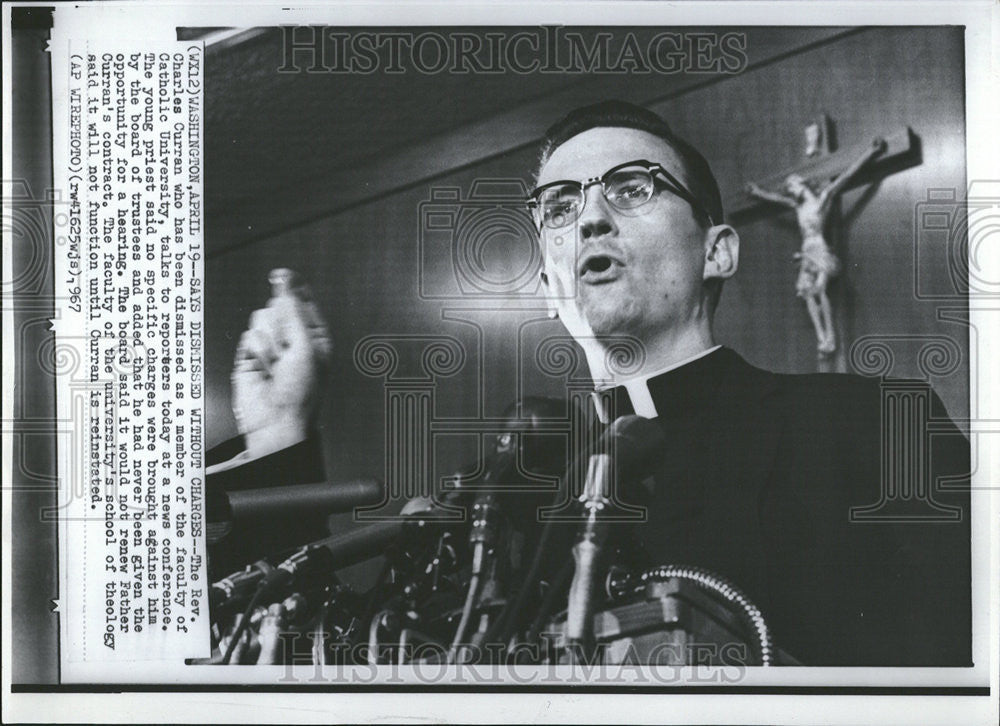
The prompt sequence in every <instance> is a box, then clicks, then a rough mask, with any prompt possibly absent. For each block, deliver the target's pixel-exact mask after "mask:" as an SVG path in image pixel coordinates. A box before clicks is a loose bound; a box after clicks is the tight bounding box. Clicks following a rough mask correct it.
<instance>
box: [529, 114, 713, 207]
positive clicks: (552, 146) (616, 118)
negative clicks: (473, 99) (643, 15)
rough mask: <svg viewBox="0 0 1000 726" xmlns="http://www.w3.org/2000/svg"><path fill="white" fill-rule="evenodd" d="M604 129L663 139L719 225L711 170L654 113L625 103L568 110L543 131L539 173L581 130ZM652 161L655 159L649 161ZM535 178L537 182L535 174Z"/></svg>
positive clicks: (697, 195) (695, 151) (703, 158)
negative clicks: (557, 151) (675, 154)
mask: <svg viewBox="0 0 1000 726" xmlns="http://www.w3.org/2000/svg"><path fill="white" fill-rule="evenodd" d="M604 127H612V128H627V129H638V130H639V131H645V132H647V133H650V134H652V135H653V136H656V137H658V138H660V139H663V141H665V142H666V143H667V144H668V145H669V146H670V148H672V149H673V150H674V151H676V152H677V155H678V156H680V158H681V163H682V164H683V165H684V172H685V175H686V176H687V178H688V185H689V186H690V189H691V192H692V193H693V194H694V195H695V197H697V198H698V200H699V201H701V203H702V204H704V205H705V209H707V210H708V213H709V214H710V215H712V221H714V222H715V223H716V224H721V223H722V219H723V210H722V195H721V194H720V193H719V185H718V183H717V182H716V181H715V175H714V174H712V169H711V168H710V167H709V165H708V162H707V161H705V157H704V156H702V155H701V153H700V152H699V151H698V150H697V149H695V148H694V147H693V146H691V144H689V143H688V142H687V141H685V140H684V139H682V138H681V137H679V136H677V134H675V133H674V132H673V131H672V130H671V129H670V126H669V125H668V124H667V122H666V121H664V120H663V119H662V118H660V117H659V116H658V115H657V114H655V113H654V112H652V111H650V110H649V109H648V108H643V107H642V106H636V105H635V104H633V103H627V102H626V101H616V100H611V101H602V102H601V103H595V104H593V105H592V106H584V107H583V108H578V109H575V110H573V111H570V112H569V113H568V114H566V116H564V117H563V118H562V119H560V120H559V121H557V122H556V123H555V124H553V125H552V126H551V127H550V128H549V130H548V131H546V132H545V138H544V139H543V141H542V149H541V154H540V157H539V161H538V171H541V168H542V167H543V166H544V165H545V162H547V161H548V160H549V157H550V156H551V155H552V152H553V151H555V150H556V148H557V147H559V146H561V145H562V144H564V143H565V142H567V141H569V140H570V139H571V138H573V137H574V136H576V135H577V134H581V133H583V132H584V131H588V130H590V129H593V128H604ZM651 161H657V160H656V159H651ZM535 176H536V179H537V176H538V173H537V172H536V174H535ZM698 216H699V217H704V215H703V214H698ZM701 221H702V222H705V221H707V220H701Z"/></svg>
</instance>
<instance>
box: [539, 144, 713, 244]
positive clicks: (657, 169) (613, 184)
mask: <svg viewBox="0 0 1000 726" xmlns="http://www.w3.org/2000/svg"><path fill="white" fill-rule="evenodd" d="M657 183H659V184H660V185H661V186H662V187H663V188H665V189H667V190H668V191H670V192H672V193H673V194H676V195H677V196H678V197H680V198H681V199H683V200H684V201H686V202H687V203H688V204H690V205H691V207H692V208H693V209H694V210H695V211H696V212H699V213H701V214H704V215H705V217H707V218H708V222H709V224H714V222H713V221H712V215H711V214H709V212H708V209H707V208H706V207H705V205H704V204H702V203H701V202H700V201H698V198H697V197H695V195H694V194H692V193H691V192H690V191H688V189H687V187H685V186H684V185H683V184H682V183H681V182H680V181H679V180H678V179H677V178H676V177H675V176H673V175H672V174H671V173H670V172H668V171H667V170H666V169H664V168H663V167H662V166H660V165H659V164H654V163H652V162H649V161H646V160H645V159H638V160H636V161H627V162H625V163H624V164H619V165H618V166H616V167H614V168H612V169H609V170H608V171H606V172H605V173H604V175H603V176H600V177H593V178H591V179H587V181H583V182H578V181H571V180H564V181H554V182H550V183H548V184H543V185H542V186H540V187H538V188H537V189H535V191H533V192H532V193H531V195H530V196H529V197H528V199H527V205H528V209H530V210H531V213H532V216H533V217H534V218H535V224H536V225H538V231H539V232H540V231H541V230H542V228H543V227H548V228H549V229H559V228H560V227H565V226H566V225H568V224H572V223H573V222H575V221H576V220H577V218H578V217H579V216H580V214H581V213H582V212H583V208H584V206H585V205H586V203H587V189H588V188H589V187H591V186H593V185H594V184H600V185H601V191H602V192H603V193H604V198H605V199H606V200H607V202H608V204H610V205H611V206H612V207H614V208H615V209H618V210H626V209H637V208H638V207H641V206H642V205H644V204H646V203H647V202H649V200H650V199H652V198H653V193H654V192H655V191H656V186H657Z"/></svg>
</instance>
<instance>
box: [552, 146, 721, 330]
mask: <svg viewBox="0 0 1000 726" xmlns="http://www.w3.org/2000/svg"><path fill="white" fill-rule="evenodd" d="M636 159H645V160H647V161H650V162H653V163H658V164H660V165H661V166H663V167H664V168H665V169H666V170H667V171H669V172H670V173H671V174H673V175H674V176H676V177H677V178H678V179H679V180H680V181H681V182H683V183H684V185H685V186H686V187H688V188H690V187H691V184H690V179H688V178H687V175H686V174H685V172H684V167H683V165H682V164H681V160H680V157H679V156H678V154H677V153H676V152H675V151H674V150H673V149H672V148H671V147H670V146H669V145H668V144H667V143H666V142H665V141H663V140H661V139H659V138H657V137H656V136H653V135H652V134H650V133H647V132H645V131H640V130H638V129H629V128H595V129H590V130H588V131H585V132H583V133H581V134H578V135H577V136H574V137H572V138H571V139H569V140H568V141H566V142H565V143H564V144H563V145H562V146H559V147H558V148H556V150H555V151H554V152H553V153H552V155H551V157H550V158H549V160H548V161H547V162H546V163H545V165H544V167H542V169H541V172H540V174H539V178H538V184H539V186H541V185H542V184H547V183H549V182H553V181H558V180H563V179H570V180H576V181H584V180H586V179H590V178H593V177H599V176H601V175H603V174H604V173H605V172H606V171H608V170H609V169H611V168H612V167H614V166H617V165H618V164H622V163H624V162H628V161H633V160H636ZM586 194H587V199H586V204H585V206H584V209H583V211H582V212H581V214H580V216H579V218H578V219H577V220H576V221H575V222H574V223H572V224H569V225H567V226H565V227H562V228H559V229H549V228H547V227H545V228H543V230H542V235H541V236H542V238H541V243H542V246H543V256H544V263H543V264H544V270H543V271H544V273H545V278H544V279H545V281H546V285H547V288H548V292H549V295H550V296H552V300H553V304H554V305H555V307H556V309H557V310H558V311H559V315H560V318H561V319H562V321H563V323H564V324H565V325H566V327H567V329H568V330H569V332H570V333H572V334H573V335H574V336H575V337H577V338H580V337H581V336H590V335H593V336H597V337H598V338H602V337H606V336H613V335H625V336H632V337H636V338H638V339H639V340H650V339H651V336H653V335H660V334H662V333H663V332H665V331H666V332H669V331H670V330H679V329H681V328H682V327H683V326H684V325H685V324H686V323H688V322H690V321H692V320H694V319H695V317H696V316H697V315H698V313H699V312H700V309H701V307H702V306H703V305H704V304H705V303H704V295H703V284H702V283H703V274H704V269H705V268H704V256H705V249H704V244H705V240H706V234H705V230H704V229H703V228H702V227H701V226H700V225H699V223H698V221H697V219H696V217H695V213H694V211H693V210H692V208H691V206H690V205H689V204H688V203H687V202H686V201H684V200H683V199H681V198H680V197H677V196H676V195H674V194H672V193H670V192H669V191H659V192H658V193H656V194H654V196H653V198H652V199H651V200H650V201H649V202H648V203H647V204H646V205H644V206H642V207H639V208H637V209H631V210H624V211H620V210H617V209H615V208H613V207H612V206H610V205H609V204H608V202H607V201H606V200H605V199H604V196H603V194H602V192H601V187H600V185H599V184H595V185H593V186H591V187H589V188H588V189H587V191H586Z"/></svg>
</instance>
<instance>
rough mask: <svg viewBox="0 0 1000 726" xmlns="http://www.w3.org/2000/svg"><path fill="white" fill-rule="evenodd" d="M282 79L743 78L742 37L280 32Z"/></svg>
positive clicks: (545, 29) (551, 28)
mask: <svg viewBox="0 0 1000 726" xmlns="http://www.w3.org/2000/svg"><path fill="white" fill-rule="evenodd" d="M282 48H283V53H282V63H281V65H280V66H279V67H278V72H279V73H360V74H369V73H407V72H418V73H424V74H437V73H459V74H465V73H520V74H527V73H559V74H567V73H569V74H591V73H617V74H633V73H639V74H643V73H646V74H664V75H667V74H674V73H725V74H736V73H740V72H742V71H743V70H744V69H745V68H746V66H747V62H748V57H747V37H746V34H745V33H737V32H727V33H715V32H701V31H700V32H694V31H691V32H686V31H681V32H677V31H662V32H657V33H654V34H652V35H648V34H643V35H642V36H640V35H639V34H638V33H633V32H629V33H611V32H606V31H604V32H597V33H584V32H580V31H577V30H568V29H566V28H564V27H563V26H560V25H543V26H541V27H538V28H534V29H531V30H517V31H491V32H483V33H476V32H469V31H457V30H456V31H433V30H427V31H424V32H418V33H414V32H396V31H377V32H373V31H361V32H349V31H347V30H345V29H344V28H343V27H335V26H334V27H331V26H325V25H284V26H282Z"/></svg>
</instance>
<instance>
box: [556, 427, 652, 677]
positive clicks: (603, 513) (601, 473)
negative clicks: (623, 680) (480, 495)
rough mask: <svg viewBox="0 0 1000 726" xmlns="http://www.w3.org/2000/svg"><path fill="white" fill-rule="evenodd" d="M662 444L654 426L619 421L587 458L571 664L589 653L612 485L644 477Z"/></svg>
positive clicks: (569, 633) (571, 608)
mask: <svg viewBox="0 0 1000 726" xmlns="http://www.w3.org/2000/svg"><path fill="white" fill-rule="evenodd" d="M663 444H664V436H663V431H662V429H661V428H660V426H659V424H658V423H657V422H656V421H654V420H651V419H644V418H640V417H638V416H623V417H621V418H619V419H618V420H616V421H615V422H614V423H613V424H612V425H611V426H610V427H609V429H608V430H607V431H606V432H605V433H604V435H603V436H602V437H601V440H600V443H599V445H598V450H597V452H596V453H592V454H591V455H590V458H589V460H588V465H587V477H586V480H585V483H584V490H583V494H582V496H581V497H580V501H581V503H582V505H583V513H584V515H585V517H586V518H585V520H584V522H583V523H582V524H581V526H580V528H579V531H578V533H577V538H576V544H575V545H574V546H573V560H574V563H575V565H576V569H575V572H574V574H573V580H572V582H571V584H570V589H569V595H568V600H567V610H566V640H567V645H568V646H569V648H568V651H567V652H568V653H569V657H570V658H571V659H573V658H575V657H577V656H580V655H582V654H590V653H591V652H592V648H593V636H594V599H595V598H594V587H595V582H596V580H597V578H596V576H595V575H596V570H597V568H598V563H599V559H600V555H601V552H602V550H603V547H604V541H605V540H606V539H607V534H608V529H609V527H610V522H609V521H608V516H607V510H608V509H609V508H610V507H611V505H612V499H611V497H612V495H613V491H612V487H613V485H614V482H615V481H617V482H618V483H619V486H625V485H631V484H632V483H633V482H634V481H635V480H636V479H637V478H639V477H641V476H643V475H644V474H646V473H647V472H648V469H649V467H650V465H651V464H652V463H653V462H654V461H655V454H656V452H658V451H660V450H662V447H663ZM579 648H582V649H583V653H582V654H581V653H580V652H579Z"/></svg>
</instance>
